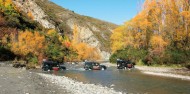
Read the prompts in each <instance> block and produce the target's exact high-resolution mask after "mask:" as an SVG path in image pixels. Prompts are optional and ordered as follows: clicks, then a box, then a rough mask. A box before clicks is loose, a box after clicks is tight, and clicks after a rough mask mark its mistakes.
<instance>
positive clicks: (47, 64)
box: [42, 61, 66, 71]
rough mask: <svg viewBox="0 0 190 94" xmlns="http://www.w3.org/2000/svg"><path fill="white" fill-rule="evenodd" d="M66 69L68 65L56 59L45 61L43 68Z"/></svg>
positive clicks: (44, 69) (45, 69)
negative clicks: (55, 60)
mask: <svg viewBox="0 0 190 94" xmlns="http://www.w3.org/2000/svg"><path fill="white" fill-rule="evenodd" d="M54 69H55V70H66V67H65V66H64V65H63V64H60V63H58V62H54V61H43V63H42V70H43V71H50V70H54Z"/></svg>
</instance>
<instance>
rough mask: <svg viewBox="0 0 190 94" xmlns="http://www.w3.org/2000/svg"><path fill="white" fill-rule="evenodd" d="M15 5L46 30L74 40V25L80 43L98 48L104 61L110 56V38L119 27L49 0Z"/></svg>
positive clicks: (28, 0) (23, 0) (26, 0)
mask: <svg viewBox="0 0 190 94" xmlns="http://www.w3.org/2000/svg"><path fill="white" fill-rule="evenodd" d="M13 2H14V4H15V5H16V6H17V7H18V8H19V9H21V11H23V12H25V13H29V12H30V13H31V14H32V16H33V18H34V20H36V21H37V22H39V23H40V24H41V25H42V26H44V27H45V28H54V29H57V30H58V31H59V32H61V33H64V34H66V35H68V36H70V38H72V31H73V28H74V25H76V26H77V27H78V32H79V37H80V41H82V42H85V43H87V44H89V45H91V46H93V47H96V48H97V49H98V50H99V52H100V53H101V56H102V59H104V60H105V59H108V58H109V56H110V41H109V37H110V35H111V33H112V30H113V29H115V28H116V27H117V25H115V24H112V23H109V22H105V21H101V20H98V19H94V18H91V17H88V16H82V15H79V14H76V13H74V11H70V10H67V9H64V8H62V7H60V6H58V5H56V4H54V3H52V2H50V1H49V0H14V1H13Z"/></svg>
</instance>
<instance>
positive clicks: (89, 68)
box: [84, 62, 107, 70]
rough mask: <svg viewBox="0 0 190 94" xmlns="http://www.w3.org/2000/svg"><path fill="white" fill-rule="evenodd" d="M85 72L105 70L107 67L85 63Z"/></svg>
mask: <svg viewBox="0 0 190 94" xmlns="http://www.w3.org/2000/svg"><path fill="white" fill-rule="evenodd" d="M84 69H85V70H105V69H107V67H106V66H105V65H100V63H98V62H85V64H84Z"/></svg>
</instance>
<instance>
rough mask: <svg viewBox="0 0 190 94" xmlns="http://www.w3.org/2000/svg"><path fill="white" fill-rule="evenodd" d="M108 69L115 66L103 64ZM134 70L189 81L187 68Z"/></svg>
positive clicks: (147, 67) (144, 68)
mask: <svg viewBox="0 0 190 94" xmlns="http://www.w3.org/2000/svg"><path fill="white" fill-rule="evenodd" d="M104 65H106V66H108V67H116V64H112V63H105V64H104ZM135 69H138V70H140V71H141V72H142V73H145V74H148V75H156V76H164V77H172V78H179V79H182V80H189V81H190V70H189V69H187V68H170V67H152V66H135Z"/></svg>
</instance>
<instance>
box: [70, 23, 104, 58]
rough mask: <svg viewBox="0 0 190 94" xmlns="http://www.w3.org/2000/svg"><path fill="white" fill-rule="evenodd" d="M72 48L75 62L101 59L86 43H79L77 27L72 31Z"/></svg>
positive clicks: (95, 50) (93, 48)
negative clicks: (75, 57)
mask: <svg viewBox="0 0 190 94" xmlns="http://www.w3.org/2000/svg"><path fill="white" fill-rule="evenodd" d="M71 44H72V47H73V49H75V51H76V52H77V54H78V56H77V60H79V61H80V60H97V59H101V56H100V53H99V52H98V50H97V49H96V48H95V47H91V46H89V45H88V44H86V43H83V42H80V38H79V34H78V30H77V26H76V25H75V26H74V29H73V40H72V43H71Z"/></svg>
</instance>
